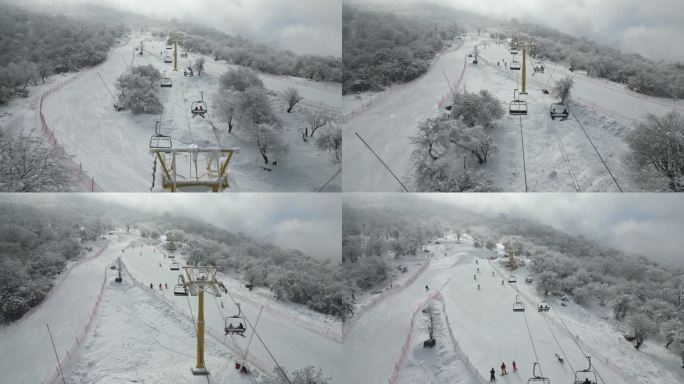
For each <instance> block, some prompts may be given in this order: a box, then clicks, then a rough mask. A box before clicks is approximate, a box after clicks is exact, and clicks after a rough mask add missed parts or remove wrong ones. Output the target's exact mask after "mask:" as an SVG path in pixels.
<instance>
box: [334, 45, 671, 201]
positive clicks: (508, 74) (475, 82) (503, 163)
mask: <svg viewBox="0 0 684 384" xmlns="http://www.w3.org/2000/svg"><path fill="white" fill-rule="evenodd" d="M484 43H487V48H483V44H484ZM475 45H478V46H479V47H478V49H479V53H480V55H479V58H480V60H479V64H478V65H474V64H472V63H471V61H472V59H468V60H466V69H465V74H464V79H463V82H462V83H461V86H460V89H459V90H460V91H462V90H463V89H466V90H467V91H468V92H479V90H481V89H487V90H488V91H490V92H491V93H492V94H493V95H494V96H495V97H497V98H499V99H500V100H502V102H503V103H504V104H503V105H502V106H503V107H504V109H505V110H506V112H507V111H508V102H510V100H512V98H513V89H514V88H516V86H517V83H518V81H519V80H518V79H517V78H516V75H517V76H519V72H520V71H510V70H507V69H505V68H504V64H503V61H502V60H504V59H505V60H506V62H510V61H511V56H510V54H509V53H508V50H507V49H506V47H505V46H504V45H497V44H495V43H494V42H493V41H492V40H490V39H489V38H486V37H478V36H469V37H467V39H466V41H465V43H464V44H463V46H461V47H460V48H458V49H456V50H453V51H450V52H448V53H445V54H443V55H441V56H440V57H439V58H438V59H437V60H436V61H435V63H434V64H433V65H432V66H431V68H430V69H429V70H428V72H427V73H426V74H424V75H423V76H422V77H420V78H419V79H417V80H415V81H413V82H411V83H408V84H403V85H401V86H397V87H395V89H393V90H392V92H385V93H384V94H383V95H382V97H379V98H377V97H376V98H374V101H373V105H372V106H371V108H367V109H366V110H365V111H364V112H363V113H361V114H360V115H357V116H355V117H353V118H348V119H347V121H346V122H345V125H344V131H343V134H344V153H343V162H344V169H343V172H342V180H343V185H344V190H345V191H349V192H358V191H378V192H383V191H384V192H396V191H401V190H402V187H401V185H400V184H399V183H398V182H397V181H396V180H395V179H394V177H393V176H392V175H391V174H390V172H389V171H387V170H386V169H385V168H384V167H383V166H382V164H381V163H380V161H378V160H377V159H376V158H375V156H374V155H373V154H372V153H371V152H370V150H369V149H368V148H366V146H365V145H364V144H363V143H362V142H361V140H360V139H359V138H358V137H356V135H355V133H357V132H358V133H359V134H360V135H361V136H362V137H363V139H364V140H365V141H366V142H368V144H369V145H370V146H371V147H372V149H373V150H374V151H375V152H376V153H377V154H378V156H379V157H380V158H381V159H382V160H383V161H384V162H385V163H386V164H387V166H388V167H389V168H390V169H391V170H392V171H393V172H394V173H395V174H396V175H397V176H398V177H399V179H400V180H401V181H402V182H403V183H404V184H405V185H406V186H407V188H408V189H409V190H411V189H412V187H413V185H412V180H413V162H412V160H411V153H412V152H413V149H414V148H413V146H412V145H411V137H413V136H415V135H416V134H417V127H418V123H419V122H420V121H422V120H425V119H427V118H431V117H436V116H437V115H438V114H439V113H441V111H440V110H439V108H438V101H439V100H440V99H442V98H443V97H444V96H445V95H447V94H449V92H450V89H449V84H448V83H447V81H446V80H445V73H446V76H447V77H448V78H449V81H450V82H451V83H452V84H453V83H455V82H456V81H457V80H458V77H459V75H460V73H461V70H462V69H463V65H464V58H465V57H466V56H467V54H468V53H469V52H471V51H472V50H473V48H474V47H475ZM497 61H499V62H500V66H497ZM532 64H533V60H531V59H528V67H529V70H528V73H527V78H528V82H527V91H528V94H527V95H523V96H521V98H522V99H523V100H526V101H527V102H528V108H529V111H528V115H527V116H526V117H523V118H522V120H521V119H520V118H519V117H513V116H509V115H508V113H506V115H505V116H504V117H503V118H502V119H501V120H500V122H499V127H498V128H496V129H495V130H494V131H493V132H492V135H493V136H494V140H495V144H496V145H497V147H498V148H499V151H498V152H497V153H495V154H494V155H493V156H492V157H491V159H490V161H489V162H488V163H487V164H486V165H485V169H486V170H487V173H488V174H489V175H490V176H491V179H492V180H493V181H494V183H495V185H497V187H498V188H499V189H500V190H502V191H507V192H509V191H510V192H517V191H525V190H526V188H525V179H524V170H523V160H522V143H521V133H520V121H522V126H523V129H522V131H523V139H524V149H525V162H526V171H527V190H528V191H540V192H542V191H549V192H552V191H558V192H570V191H572V192H574V191H576V190H580V191H602V192H613V191H618V186H617V185H616V183H615V182H614V181H613V179H612V177H611V176H610V174H609V173H608V171H607V170H606V167H605V166H604V165H603V163H602V162H601V160H600V159H599V157H598V156H597V154H596V152H595V151H594V149H593V148H592V146H591V143H590V142H589V140H588V139H587V138H586V136H585V134H584V133H583V131H582V130H581V128H580V125H579V124H578V122H577V119H579V121H580V122H581V123H582V125H583V126H584V128H585V129H586V131H587V134H588V135H589V137H590V138H591V139H592V141H593V143H594V145H595V146H596V148H597V150H598V152H599V153H600V155H601V156H602V157H603V159H604V160H605V162H606V164H607V166H608V168H609V169H610V171H611V172H612V173H613V175H614V176H615V178H616V180H617V184H618V185H619V186H620V188H621V189H622V190H623V191H638V190H641V189H642V188H649V187H645V186H642V185H639V184H637V183H635V182H634V180H633V179H634V176H633V175H631V172H630V171H629V169H628V166H627V164H626V161H625V158H624V157H625V155H626V153H627V151H628V147H627V144H626V143H625V141H624V137H625V135H626V134H627V133H628V132H629V131H630V130H631V129H632V126H633V124H634V123H635V120H642V119H643V118H644V117H645V115H646V114H648V113H654V114H656V115H663V114H665V113H667V112H669V111H671V110H672V109H673V108H674V107H675V104H674V103H673V101H672V100H668V99H661V98H655V97H647V96H643V95H639V94H636V93H634V92H631V91H628V90H626V89H625V87H624V86H622V85H619V84H615V83H611V82H609V81H605V80H598V79H591V78H589V77H588V76H586V75H583V74H581V73H571V72H569V70H568V69H567V68H565V67H563V66H561V65H558V66H556V65H555V64H554V63H550V62H546V63H545V66H546V68H545V69H546V71H545V73H544V74H541V73H537V74H534V75H533V73H534V72H533V71H532ZM516 72H518V73H516ZM566 75H570V76H573V78H574V80H575V87H574V89H573V96H572V98H573V100H574V102H573V104H572V105H571V107H572V110H573V111H574V114H575V115H576V116H572V115H571V117H570V119H568V120H567V121H563V122H561V121H559V120H557V121H555V122H553V121H551V119H550V117H549V106H550V104H551V103H553V102H556V100H554V99H553V97H551V96H549V95H543V94H542V92H541V90H542V89H543V88H551V87H552V86H553V81H551V77H552V76H553V79H554V80H558V79H560V78H561V77H564V76H566ZM361 97H362V98H365V99H367V98H368V97H367V95H361ZM344 102H345V106H344V108H343V109H344V110H345V111H347V110H350V109H352V108H358V104H359V103H360V102H359V100H358V99H355V98H354V96H345V98H344ZM346 103H350V104H352V105H351V106H347V105H346ZM676 108H677V110H679V111H683V110H684V106H683V105H682V104H681V103H678V104H677V106H676ZM561 147H563V148H564V150H565V151H566V153H567V160H566V159H565V156H564V155H563V153H562V151H561ZM571 169H572V172H574V173H575V174H576V175H577V183H578V184H579V185H578V188H577V189H576V188H575V186H574V184H573V179H572V176H571V173H570V172H571Z"/></svg>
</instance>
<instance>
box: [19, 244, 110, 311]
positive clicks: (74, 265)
mask: <svg viewBox="0 0 684 384" xmlns="http://www.w3.org/2000/svg"><path fill="white" fill-rule="evenodd" d="M108 246H109V244H105V245H104V246H103V247H102V248H100V249H99V250H98V251H97V252H96V253H95V254H94V255H93V256H92V257H87V258H86V257H84V258H81V259H79V260H77V261H75V262H73V263H71V264H69V265H67V266H66V268H65V270H64V272H63V273H62V274H61V275H60V276H59V277H58V279H59V280H63V279H65V278H66V277H67V276H68V275H69V273H70V272H71V271H72V270H73V269H74V268H75V267H77V266H79V265H81V264H82V263H83V262H84V261H87V260H92V259H94V258H96V257H98V256H100V255H101V254H102V252H104V250H105V249H107V247H108ZM58 284H59V283H58ZM55 288H57V286H54V287H52V289H50V291H49V292H48V293H47V294H46V295H45V297H44V298H43V300H42V301H41V302H40V304H38V305H36V306H35V307H33V308H31V309H30V310H29V311H28V312H26V313H25V314H24V315H23V316H22V317H21V319H19V320H18V321H17V324H22V323H24V322H26V320H28V319H29V318H31V316H32V315H33V314H34V313H35V312H36V311H37V310H38V308H40V307H41V306H42V305H43V303H45V302H47V301H48V299H49V298H50V297H51V296H52V295H53V294H54V293H55Z"/></svg>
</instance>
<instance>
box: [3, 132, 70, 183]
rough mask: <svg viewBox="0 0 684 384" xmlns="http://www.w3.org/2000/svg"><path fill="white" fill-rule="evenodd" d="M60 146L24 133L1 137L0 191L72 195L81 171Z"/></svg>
mask: <svg viewBox="0 0 684 384" xmlns="http://www.w3.org/2000/svg"><path fill="white" fill-rule="evenodd" d="M70 161H71V159H70V157H69V156H68V155H67V154H66V153H65V152H64V149H63V148H62V147H59V146H52V145H49V144H47V143H46V142H45V140H44V139H43V138H39V137H36V136H34V135H31V134H27V133H24V132H23V131H20V132H17V133H6V134H4V135H2V136H0V191H4V192H69V191H73V190H75V189H76V183H77V181H78V175H77V172H78V170H77V169H74V168H73V167H72V166H71V165H70Z"/></svg>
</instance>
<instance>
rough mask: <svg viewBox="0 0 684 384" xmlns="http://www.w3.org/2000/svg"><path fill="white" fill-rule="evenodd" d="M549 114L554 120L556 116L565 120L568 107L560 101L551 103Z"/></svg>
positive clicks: (568, 114)
mask: <svg viewBox="0 0 684 384" xmlns="http://www.w3.org/2000/svg"><path fill="white" fill-rule="evenodd" d="M549 113H550V115H551V120H556V118H557V117H559V118H560V119H561V121H563V120H567V119H568V116H570V113H569V112H568V107H567V106H566V105H564V104H561V103H553V104H551V110H550V111H549Z"/></svg>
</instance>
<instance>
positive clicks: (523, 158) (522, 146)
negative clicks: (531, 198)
mask: <svg viewBox="0 0 684 384" xmlns="http://www.w3.org/2000/svg"><path fill="white" fill-rule="evenodd" d="M519 118H520V121H519V123H520V146H521V148H522V160H523V174H524V176H525V192H529V190H528V187H527V165H526V163H525V138H524V136H523V126H522V116H519Z"/></svg>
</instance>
